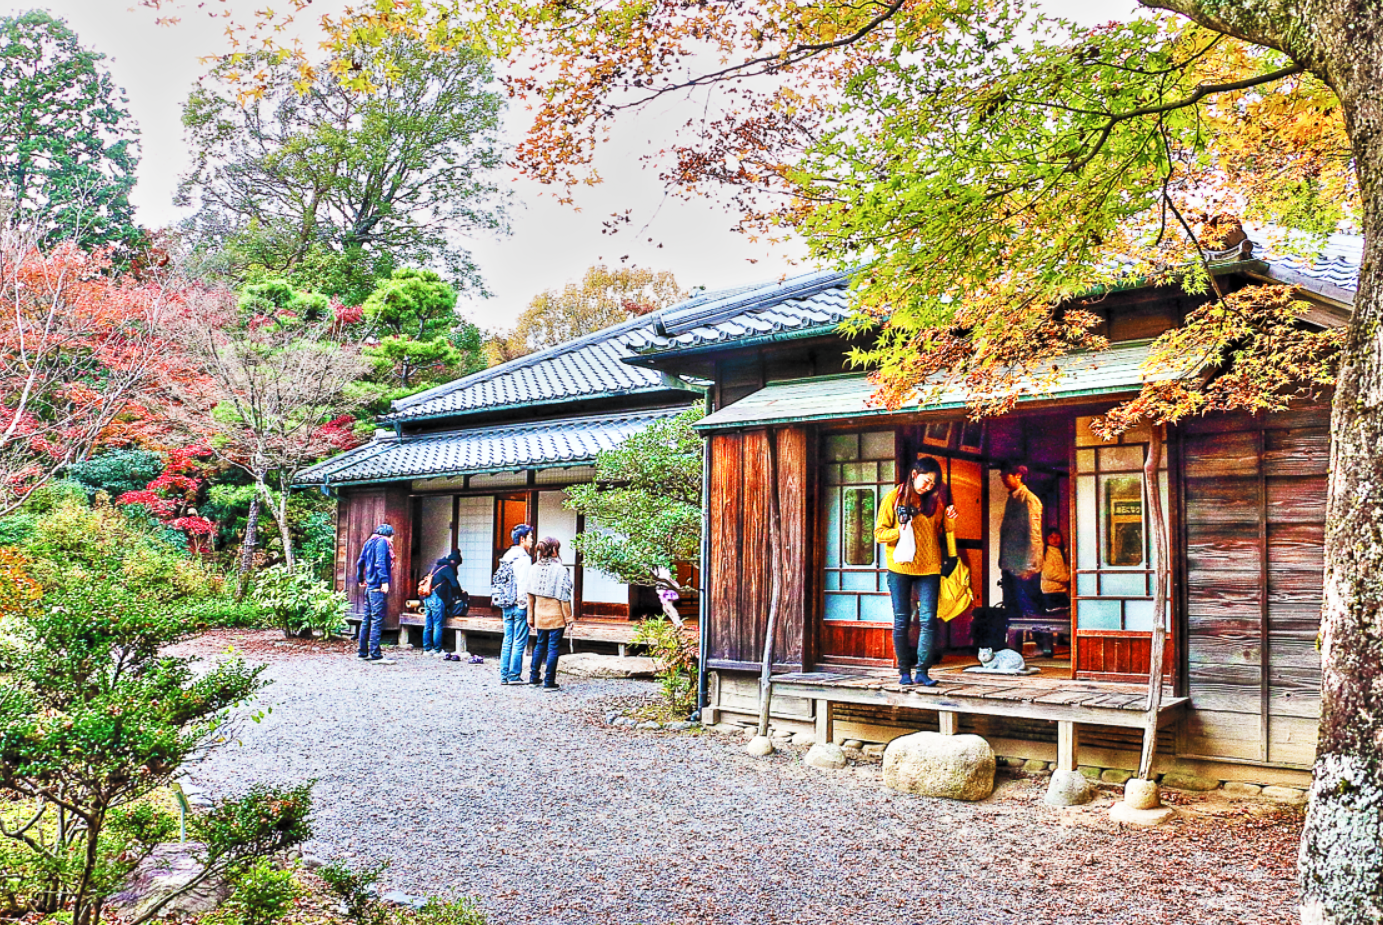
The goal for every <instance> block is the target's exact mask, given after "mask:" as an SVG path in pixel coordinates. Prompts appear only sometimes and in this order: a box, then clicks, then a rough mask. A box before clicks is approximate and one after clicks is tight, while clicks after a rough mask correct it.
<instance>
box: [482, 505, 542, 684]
mask: <svg viewBox="0 0 1383 925" xmlns="http://www.w3.org/2000/svg"><path fill="white" fill-rule="evenodd" d="M509 538H510V540H512V541H513V543H514V545H513V546H510V547H509V549H508V550H507V551H505V553H504V555H503V556H501V557H500V560H499V570H498V571H496V572H495V583H494V587H493V588H492V589H491V591H490V594H491V603H493V604H495V605H496V606H498V607H499V608H500V613H501V614H503V616H504V642H502V643H501V644H500V648H499V683H500V684H518V683H519V682H521V681H522V680H523V657H524V655H526V654H527V653H528V596H527V592H526V591H525V590H524V589H525V588H526V587H527V586H528V571H529V569H530V568H532V567H533V528H532V527H530V526H529V525H528V524H519V525H518V526H517V527H515V528H514V529H513V530H511V531H510V532H509Z"/></svg>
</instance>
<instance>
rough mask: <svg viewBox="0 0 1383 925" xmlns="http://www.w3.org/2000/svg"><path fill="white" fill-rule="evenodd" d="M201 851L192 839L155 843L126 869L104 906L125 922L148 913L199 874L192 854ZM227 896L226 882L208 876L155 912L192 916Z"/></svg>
mask: <svg viewBox="0 0 1383 925" xmlns="http://www.w3.org/2000/svg"><path fill="white" fill-rule="evenodd" d="M202 850H203V849H202V846H201V845H199V844H195V843H193V842H178V843H169V844H164V845H159V846H158V847H156V848H155V849H154V850H153V851H152V852H150V854H149V856H148V857H146V858H145V859H144V860H142V861H140V862H139V865H138V866H137V867H135V869H134V870H133V871H131V872H130V875H129V876H128V877H127V878H126V879H125V882H124V884H123V886H122V889H121V890H120V892H118V893H116V894H115V895H114V896H112V897H111V898H110V899H109V900H107V901H106V909H108V910H109V911H110V912H113V913H115V914H116V915H118V916H119V917H120V918H122V919H125V920H127V921H129V920H134V919H138V918H140V917H142V916H144V915H146V914H148V912H149V911H150V910H152V909H153V908H154V907H156V906H158V904H159V903H160V902H162V901H163V900H165V899H167V898H168V897H169V896H170V895H172V894H173V893H176V892H177V891H178V890H181V889H182V888H183V887H184V886H186V885H187V884H188V883H189V882H190V881H191V880H193V879H194V878H195V877H197V876H198V875H199V874H201V872H202V870H203V869H204V868H203V866H202V864H201V862H200V861H199V860H198V859H197V857H196V854H197V853H198V852H200V851H202ZM229 895H230V884H228V883H226V881H225V880H224V879H223V878H220V877H208V878H207V879H206V880H203V881H202V882H201V883H199V884H198V885H197V886H196V887H194V888H192V889H191V890H188V891H187V892H186V893H183V894H182V895H181V896H178V897H177V898H176V899H171V900H168V902H167V903H166V904H165V905H163V906H162V907H160V909H159V912H158V914H159V916H160V917H163V918H179V919H187V918H195V917H197V916H200V915H205V914H206V913H208V912H210V911H212V910H213V909H215V908H216V907H217V906H219V905H220V904H221V903H222V902H224V901H225V899H226V897H227V896H229Z"/></svg>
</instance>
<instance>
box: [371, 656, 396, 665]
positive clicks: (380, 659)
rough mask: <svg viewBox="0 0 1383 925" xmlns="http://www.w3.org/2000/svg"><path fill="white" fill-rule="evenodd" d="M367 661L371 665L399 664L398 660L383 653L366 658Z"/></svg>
mask: <svg viewBox="0 0 1383 925" xmlns="http://www.w3.org/2000/svg"><path fill="white" fill-rule="evenodd" d="M366 661H368V662H369V663H370V664H371V665H397V664H398V662H396V661H394V660H393V659H392V658H385V657H384V656H382V655H377V656H375V657H374V658H370V659H366Z"/></svg>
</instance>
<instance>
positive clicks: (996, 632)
mask: <svg viewBox="0 0 1383 925" xmlns="http://www.w3.org/2000/svg"><path fill="white" fill-rule="evenodd" d="M974 614H975V616H974V619H973V620H972V621H971V622H970V639H971V641H972V642H974V644H975V647H976V648H979V649H994V650H996V651H997V650H999V649H1003V648H1006V647H1007V646H1008V612H1007V611H1006V610H1005V609H1004V608H1003V607H976V608H975V611H974Z"/></svg>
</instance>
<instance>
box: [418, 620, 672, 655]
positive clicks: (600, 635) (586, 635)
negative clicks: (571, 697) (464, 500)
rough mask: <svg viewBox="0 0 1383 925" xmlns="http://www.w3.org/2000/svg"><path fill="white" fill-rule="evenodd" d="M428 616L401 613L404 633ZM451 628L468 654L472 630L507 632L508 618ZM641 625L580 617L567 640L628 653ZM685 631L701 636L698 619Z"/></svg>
mask: <svg viewBox="0 0 1383 925" xmlns="http://www.w3.org/2000/svg"><path fill="white" fill-rule="evenodd" d="M423 623H424V618H423V615H422V614H419V613H412V612H408V613H404V614H401V615H400V616H399V626H400V628H401V629H402V631H403V632H405V633H406V632H408V628H409V627H417V626H422V625H423ZM444 625H445V627H446V628H447V629H449V630H455V631H456V651H457V653H458V654H462V653H465V652H466V651H467V648H466V637H467V636H468V635H470V634H471V633H481V634H485V635H492V636H503V635H504V619H503V618H502V617H497V616H490V615H486V614H479V615H475V616H465V617H449V618H448V619H447V621H446V623H445V624H444ZM638 627H639V624H638V623H636V622H629V621H624V620H620V621H615V620H609V621H603V620H590V619H578V620H577V621H576V623H575V624H573V625H572V627H571V629H570V630H568V631H567V634H566V636H565V638H566V639H570V640H574V641H577V642H604V643H610V644H613V645H616V646H618V647H619V651H620V654H621V655H623V654H625V649H626V647H627V646H628V645H629V644H630V643H631V642H632V641H633V639H634V633H635V631H636V630H637V629H638ZM683 632H684V633H686V634H687V636H688V638H690V639H695V638H696V635H697V625H696V621H694V620H693V621H688V622H687V623H686V624H684V627H683Z"/></svg>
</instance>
